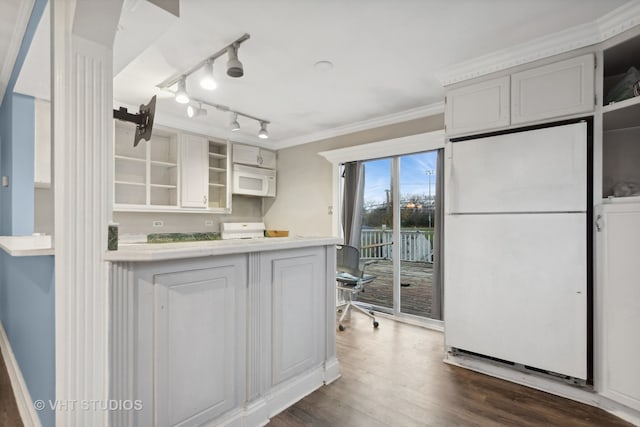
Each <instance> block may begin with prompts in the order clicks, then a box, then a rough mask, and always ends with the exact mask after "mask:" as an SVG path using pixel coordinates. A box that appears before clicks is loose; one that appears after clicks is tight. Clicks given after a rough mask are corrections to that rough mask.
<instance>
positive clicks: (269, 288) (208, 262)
mask: <svg viewBox="0 0 640 427" xmlns="http://www.w3.org/2000/svg"><path fill="white" fill-rule="evenodd" d="M291 246H293V247H291V248H286V249H274V250H264V251H256V250H255V249H253V252H246V253H239V254H233V253H231V254H225V255H217V256H208V257H202V258H187V259H176V260H166V261H161V262H160V261H159V262H140V263H136V262H116V263H114V264H112V266H111V290H110V292H111V297H110V301H111V307H110V319H111V326H110V330H111V339H110V349H109V350H110V351H109V354H110V355H111V361H110V378H111V383H110V392H109V395H110V399H113V400H117V401H134V402H135V401H138V402H140V408H139V409H137V410H129V411H128V410H120V409H118V410H115V411H113V412H111V413H110V425H112V426H122V427H124V426H127V427H129V426H140V427H142V426H145V427H146V426H157V427H161V426H183V427H185V426H201V425H206V426H214V425H215V426H217V425H225V426H249V427H251V426H258V425H264V424H266V423H267V421H268V420H269V418H270V417H272V416H274V415H276V414H277V413H279V412H281V411H282V410H284V409H285V408H286V407H288V406H289V405H291V404H292V403H293V402H296V401H297V400H299V399H301V398H302V397H304V396H306V395H307V394H309V393H311V392H312V391H314V390H316V389H317V388H319V387H320V386H322V385H323V384H325V383H328V382H330V381H333V380H334V379H336V378H337V377H338V376H339V367H338V363H337V360H336V356H335V282H334V279H333V276H334V272H335V246H334V244H331V245H318V246H310V247H304V246H303V247H296V246H295V244H291Z"/></svg>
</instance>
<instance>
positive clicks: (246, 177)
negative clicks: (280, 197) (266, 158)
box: [233, 164, 276, 197]
mask: <svg viewBox="0 0 640 427" xmlns="http://www.w3.org/2000/svg"><path fill="white" fill-rule="evenodd" d="M233 194H245V195H247V196H261V197H276V171H275V169H263V168H252V167H251V166H243V165H236V164H234V165H233Z"/></svg>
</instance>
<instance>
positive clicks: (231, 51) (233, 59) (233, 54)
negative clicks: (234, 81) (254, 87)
mask: <svg viewBox="0 0 640 427" xmlns="http://www.w3.org/2000/svg"><path fill="white" fill-rule="evenodd" d="M227 55H228V56H229V60H228V61H227V75H228V76H229V77H242V76H243V75H244V68H243V67H242V62H240V61H239V60H238V45H237V44H236V43H234V44H232V45H231V46H229V47H228V48H227Z"/></svg>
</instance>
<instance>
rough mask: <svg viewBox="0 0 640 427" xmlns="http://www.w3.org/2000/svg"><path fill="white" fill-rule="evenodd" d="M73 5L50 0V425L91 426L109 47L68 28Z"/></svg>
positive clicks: (105, 211) (101, 311) (108, 135)
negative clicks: (52, 272)
mask: <svg viewBox="0 0 640 427" xmlns="http://www.w3.org/2000/svg"><path fill="white" fill-rule="evenodd" d="M114 4H115V5H116V7H119V6H118V5H117V4H118V2H115V3H114ZM120 5H121V3H120ZM76 6H77V5H76V2H75V1H74V0H55V1H53V2H52V14H53V22H52V24H53V31H52V41H53V62H54V64H53V81H52V95H53V106H54V113H53V114H54V116H53V117H54V177H55V178H54V194H55V283H56V292H55V293H56V301H55V310H56V399H57V400H58V402H62V403H63V404H62V405H59V407H58V409H57V411H56V425H58V426H96V427H98V426H105V425H107V424H108V411H106V410H103V409H101V406H102V407H104V405H106V404H107V399H108V383H109V382H108V286H107V284H108V280H107V279H108V269H107V263H105V262H103V261H102V254H103V252H104V251H105V250H106V247H107V225H108V220H109V217H110V211H111V189H110V182H111V161H112V160H111V158H112V103H113V101H112V97H113V95H112V92H113V91H112V79H113V75H112V74H113V72H112V57H113V54H112V50H111V46H104V45H103V44H101V43H97V42H93V41H90V40H88V39H86V38H83V37H80V36H79V35H77V34H74V32H73V30H75V28H76V26H77V24H78V21H79V18H78V16H77V14H78V10H77V9H76ZM103 12H104V11H103ZM80 21H81V19H80ZM94 402H95V403H94ZM86 405H89V407H87V406H86ZM94 405H95V406H94Z"/></svg>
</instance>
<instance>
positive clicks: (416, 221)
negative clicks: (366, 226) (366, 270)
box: [397, 151, 437, 317]
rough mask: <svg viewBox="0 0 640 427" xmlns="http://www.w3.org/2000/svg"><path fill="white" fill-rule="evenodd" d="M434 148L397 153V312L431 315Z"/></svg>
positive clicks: (434, 190) (434, 195)
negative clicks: (404, 153) (398, 295)
mask: <svg viewBox="0 0 640 427" xmlns="http://www.w3.org/2000/svg"><path fill="white" fill-rule="evenodd" d="M436 165H437V151H429V152H425V153H418V154H411V155H406V156H401V157H400V176H399V177H400V182H399V191H400V206H399V208H400V209H399V214H400V235H399V242H398V245H397V246H398V250H399V251H400V312H402V313H406V314H412V315H416V316H421V317H432V316H431V311H432V295H433V241H434V239H433V237H434V218H435V210H434V208H435V198H436V185H435V184H436V182H435V181H436V179H435V178H436Z"/></svg>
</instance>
